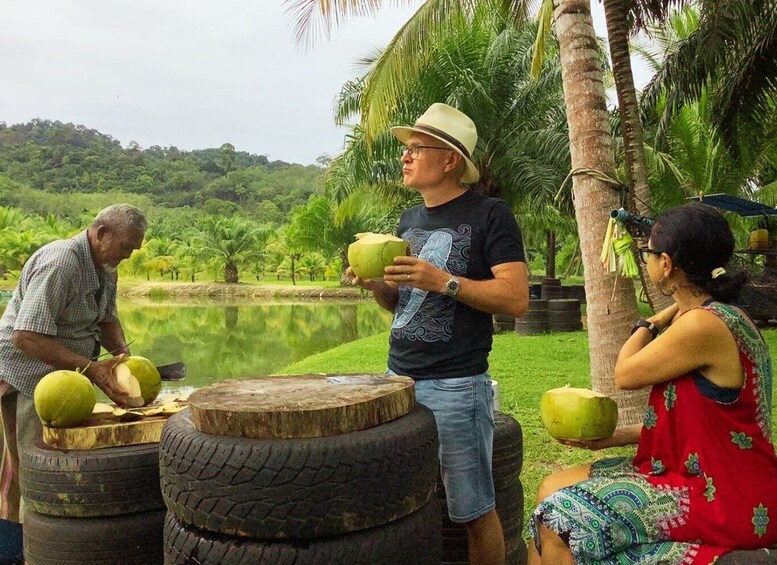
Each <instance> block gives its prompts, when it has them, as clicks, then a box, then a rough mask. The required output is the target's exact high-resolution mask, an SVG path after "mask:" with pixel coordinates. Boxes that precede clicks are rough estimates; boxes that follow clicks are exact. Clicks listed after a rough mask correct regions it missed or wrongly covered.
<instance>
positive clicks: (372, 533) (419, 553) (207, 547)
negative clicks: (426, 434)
mask: <svg viewBox="0 0 777 565" xmlns="http://www.w3.org/2000/svg"><path fill="white" fill-rule="evenodd" d="M439 513H440V510H439V508H438V507H437V504H436V502H435V501H432V502H430V503H428V504H426V505H425V506H423V507H421V508H420V509H419V510H418V511H416V512H414V513H412V514H410V515H409V516H405V517H404V518H401V519H399V520H397V521H395V522H391V523H388V524H385V525H383V526H380V527H377V528H373V529H370V530H363V531H359V532H354V533H350V534H345V535H341V536H335V537H331V538H322V539H312V540H306V541H305V542H300V541H293V542H282V541H258V540H249V539H246V538H241V539H238V538H229V537H226V536H223V535H219V534H213V533H209V532H203V531H201V530H196V529H194V528H191V527H189V526H186V525H184V524H182V523H181V522H180V521H178V520H177V519H176V517H175V516H173V514H171V513H168V514H167V520H166V522H165V534H164V551H165V563H166V564H167V565H178V564H180V565H192V564H200V565H211V564H212V565H244V564H245V565H256V564H257V563H267V564H272V565H291V564H294V565H330V564H333V563H348V564H356V565H358V564H364V565H397V564H408V565H410V564H413V565H426V564H429V565H439V563H440V559H441V555H442V543H441V540H440V528H439V523H438V522H437V516H438V515H439Z"/></svg>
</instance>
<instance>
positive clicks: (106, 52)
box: [0, 0, 642, 164]
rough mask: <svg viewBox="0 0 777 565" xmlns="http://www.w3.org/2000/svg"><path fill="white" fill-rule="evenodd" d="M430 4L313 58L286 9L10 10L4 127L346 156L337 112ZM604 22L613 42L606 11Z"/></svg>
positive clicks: (124, 3) (358, 32) (250, 2)
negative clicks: (355, 81)
mask: <svg viewBox="0 0 777 565" xmlns="http://www.w3.org/2000/svg"><path fill="white" fill-rule="evenodd" d="M421 4H422V2H421V1H420V0H419V1H417V2H411V3H409V5H408V6H407V7H405V8H386V9H384V10H382V11H381V13H380V15H379V16H378V17H377V18H371V17H369V18H367V17H364V18H354V19H351V20H348V21H347V22H346V24H345V25H344V26H343V27H341V28H340V29H339V30H336V31H335V32H334V33H333V35H332V37H331V38H330V39H329V40H327V39H326V38H319V39H318V40H317V41H316V42H315V44H314V46H313V47H312V48H311V49H309V50H307V51H305V50H304V49H302V48H300V47H298V46H296V45H295V42H294V37H293V34H294V31H293V21H292V18H291V16H289V15H288V14H286V13H285V5H284V4H283V2H282V0H220V1H216V2H214V1H213V0H186V1H184V0H131V1H130V0H0V76H2V82H3V87H2V88H0V121H4V122H6V123H7V124H9V125H10V124H13V123H19V122H27V121H29V120H31V119H33V118H42V119H50V120H59V121H62V122H73V123H77V124H83V125H85V126H87V127H90V128H94V129H97V130H99V131H100V132H102V133H105V134H108V135H111V136H113V137H114V138H115V139H118V140H119V141H121V143H122V144H123V145H124V146H126V145H127V144H128V143H129V142H130V141H137V142H138V143H139V144H140V145H141V146H142V147H144V148H145V147H148V146H150V145H161V146H168V145H175V146H176V147H178V148H179V149H185V150H190V149H201V148H205V147H219V146H220V145H221V144H222V143H225V142H230V143H232V144H233V145H234V146H235V147H236V148H237V149H238V150H241V151H248V152H251V153H257V154H264V155H267V156H268V157H269V158H270V159H281V160H284V161H288V162H296V163H303V164H310V163H313V162H314V161H315V159H316V157H318V156H319V155H322V154H328V155H332V156H334V155H336V154H337V153H339V152H340V150H341V149H342V147H343V139H344V136H345V134H346V133H347V130H346V129H344V128H338V127H337V126H335V125H334V120H333V118H332V108H333V104H334V99H335V96H336V95H337V93H338V92H339V90H340V87H341V86H342V85H343V83H344V82H346V81H347V80H349V79H352V78H354V77H356V76H358V75H359V74H361V73H360V68H359V66H358V65H357V62H358V60H359V58H361V57H363V56H364V55H366V54H368V53H370V52H372V51H373V50H374V49H376V48H378V47H382V46H384V45H385V44H386V43H387V42H388V41H389V40H390V38H391V37H392V36H393V35H394V34H395V33H396V32H397V30H398V29H399V27H400V26H401V25H402V24H403V23H404V22H405V21H407V19H408V18H409V17H410V16H411V15H412V13H413V12H414V11H415V9H417V7H418V6H420V5H421ZM594 17H595V22H596V26H597V32H598V33H600V34H601V35H604V33H605V30H604V28H603V23H602V19H603V17H602V16H601V7H600V6H599V4H598V2H596V0H594ZM638 82H642V81H641V80H640V79H639V78H638Z"/></svg>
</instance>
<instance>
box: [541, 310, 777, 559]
mask: <svg viewBox="0 0 777 565" xmlns="http://www.w3.org/2000/svg"><path fill="white" fill-rule="evenodd" d="M703 307H704V308H705V309H707V310H709V311H710V312H712V313H714V314H715V315H716V316H718V317H719V318H720V319H721V320H723V321H724V322H725V323H726V324H727V325H728V327H729V329H730V330H731V332H732V334H733V335H734V338H735V339H736V342H737V345H738V348H739V357H740V360H741V362H742V366H743V368H744V371H745V384H744V387H743V388H742V390H741V391H738V390H734V389H724V388H720V387H717V386H716V385H714V384H713V383H711V382H710V381H708V380H706V379H705V378H704V377H703V376H701V375H700V374H698V373H695V374H687V375H683V376H681V377H678V378H676V379H674V380H672V381H669V382H666V383H661V384H658V385H655V386H654V387H653V388H652V390H651V393H650V401H649V404H648V408H647V410H646V412H645V416H644V420H643V427H642V433H641V436H640V440H639V447H638V449H637V455H636V457H635V458H634V460H633V461H628V460H625V459H623V458H619V459H608V460H603V461H598V462H596V463H594V465H593V466H592V469H591V475H590V476H591V478H590V479H588V480H586V481H583V482H582V483H578V484H577V485H573V486H571V487H567V488H564V489H561V490H559V491H557V492H555V493H553V494H552V495H550V496H549V497H548V498H546V499H545V500H544V501H543V502H542V503H540V505H539V506H538V507H537V509H536V510H535V511H534V514H533V518H534V520H532V523H531V524H530V525H529V528H530V530H532V533H533V534H534V537H535V540H538V537H537V535H536V533H537V524H539V523H542V524H543V525H545V526H546V527H548V528H550V529H551V530H553V531H555V532H556V533H558V534H559V535H560V536H561V537H562V539H564V540H565V541H566V542H567V543H568V544H569V547H570V549H571V551H572V555H573V557H574V559H575V562H576V563H586V564H589V563H590V564H598V563H601V564H632V563H640V564H647V563H653V564H657V563H660V564H667V565H675V564H676V565H680V564H689V563H701V564H704V565H707V564H708V563H713V562H714V561H716V560H717V559H718V557H720V556H722V555H723V554H725V553H727V552H729V551H731V550H732V549H756V548H761V547H770V546H772V545H775V543H777V456H775V452H774V444H773V443H772V439H771V420H772V418H771V408H772V407H771V398H772V367H771V360H770V357H769V350H768V348H767V346H766V344H765V343H764V341H763V338H762V337H761V335H760V333H759V332H758V330H757V329H756V328H755V326H753V324H752V322H751V321H750V320H749V319H748V318H747V317H746V316H743V315H742V314H741V313H740V311H739V310H737V309H735V308H732V307H730V306H727V305H725V304H721V303H717V302H713V303H711V304H707V305H705V306H703ZM727 396H728V397H729V398H727Z"/></svg>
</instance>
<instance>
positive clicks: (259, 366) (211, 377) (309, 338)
mask: <svg viewBox="0 0 777 565" xmlns="http://www.w3.org/2000/svg"><path fill="white" fill-rule="evenodd" d="M4 308H5V304H3V305H0V313H1V312H2V310H4ZM118 308H119V316H120V318H121V321H122V324H123V326H124V332H125V334H126V337H127V340H128V341H133V343H132V344H131V345H130V349H131V350H132V353H133V354H136V355H143V356H144V357H148V358H149V359H151V360H152V361H154V363H156V364H157V365H164V364H166V363H173V362H176V361H183V362H184V363H186V366H187V375H186V379H185V380H183V381H181V382H180V383H164V384H165V387H164V389H163V390H164V391H173V390H176V389H179V388H181V389H190V388H191V387H195V388H200V387H202V386H205V385H208V384H211V383H214V382H217V381H220V380H223V379H227V378H235V377H247V376H252V375H267V374H272V373H274V372H277V371H279V370H281V369H282V368H283V367H285V366H286V365H288V364H290V363H293V362H295V361H298V360H300V359H302V358H304V357H307V356H309V355H313V354H314V353H319V352H321V351H326V350H327V349H331V348H333V347H336V346H338V345H340V344H342V343H346V342H349V341H353V340H355V339H360V338H363V337H367V336H370V335H373V334H375V333H379V332H382V331H386V330H388V328H389V326H390V324H391V314H390V313H389V312H387V311H385V310H383V309H381V308H380V307H379V306H378V305H377V304H375V303H374V302H372V301H367V300H365V301H355V302H344V301H316V302H296V303H291V302H261V303H257V302H247V301H241V302H233V301H230V302H224V301H220V302H213V301H208V302H207V303H197V302H186V303H184V302H153V301H149V300H143V301H137V300H120V301H119V303H118Z"/></svg>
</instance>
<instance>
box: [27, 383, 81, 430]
mask: <svg viewBox="0 0 777 565" xmlns="http://www.w3.org/2000/svg"><path fill="white" fill-rule="evenodd" d="M95 402H96V397H95V394H94V387H93V386H92V381H90V380H89V379H88V378H86V377H85V376H84V375H82V374H81V373H77V372H76V371H53V372H51V373H49V374H48V375H46V376H44V377H43V378H42V379H41V380H40V381H39V382H38V384H37V385H36V386H35V391H34V392H33V403H34V404H35V411H36V412H37V413H38V417H39V418H40V419H41V422H43V424H44V425H46V426H49V427H51V428H70V427H73V426H77V425H78V424H80V423H81V422H83V421H84V420H86V419H87V418H88V417H89V416H91V415H92V409H93V408H94V405H95Z"/></svg>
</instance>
